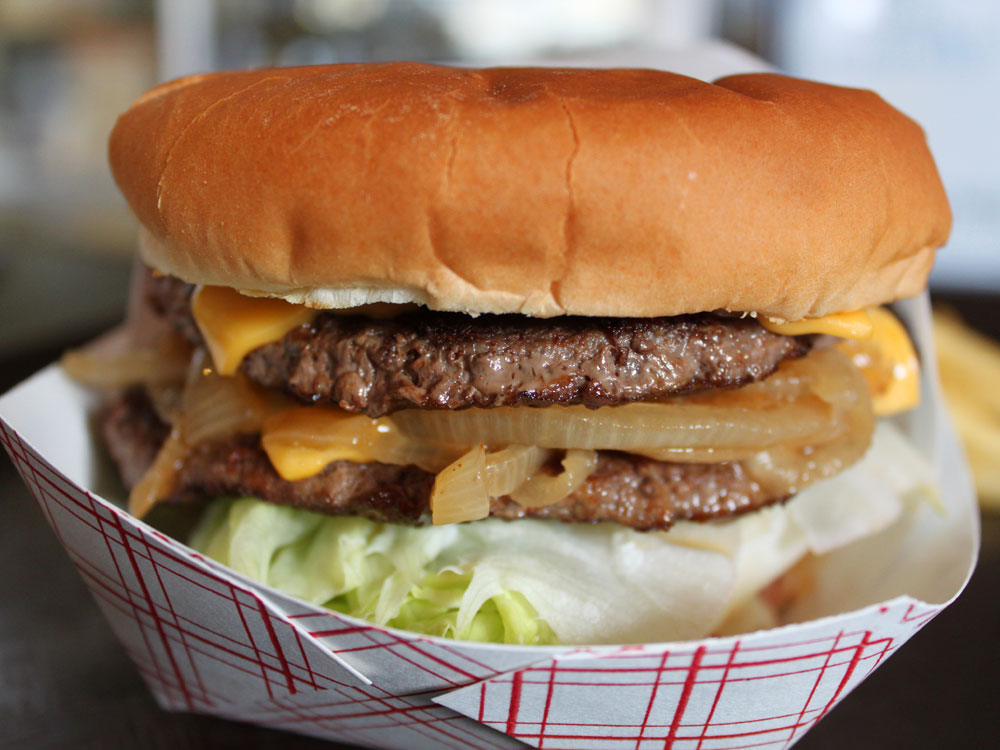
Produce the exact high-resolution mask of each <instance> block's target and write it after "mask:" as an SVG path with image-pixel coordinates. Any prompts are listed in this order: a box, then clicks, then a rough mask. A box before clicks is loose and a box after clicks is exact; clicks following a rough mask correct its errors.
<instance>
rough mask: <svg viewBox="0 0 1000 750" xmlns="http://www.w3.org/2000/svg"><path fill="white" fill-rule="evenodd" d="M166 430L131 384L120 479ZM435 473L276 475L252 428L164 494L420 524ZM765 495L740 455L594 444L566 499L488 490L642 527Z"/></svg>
mask: <svg viewBox="0 0 1000 750" xmlns="http://www.w3.org/2000/svg"><path fill="white" fill-rule="evenodd" d="M166 433H167V430H166V427H165V426H164V425H163V423H162V422H161V421H160V420H159V418H158V417H157V416H156V414H155V411H154V410H153V407H152V405H151V403H150V401H149V399H148V397H147V396H146V395H145V393H144V392H143V391H142V390H141V389H132V390H130V391H129V392H127V393H126V394H125V396H123V397H122V398H121V399H119V400H118V401H117V402H116V403H115V404H113V405H112V406H111V407H110V408H109V409H108V411H107V412H106V414H105V416H104V419H103V434H104V438H105V440H106V441H107V443H108V445H109V449H110V452H111V455H112V456H113V457H114V458H115V460H116V461H117V462H118V464H119V467H120V469H121V474H122V477H123V478H124V480H125V483H126V484H128V485H129V486H131V485H134V484H135V483H136V482H137V481H138V479H139V478H140V477H141V476H142V474H143V473H144V472H145V470H146V468H148V466H149V465H150V464H151V463H152V461H153V458H154V456H155V453H156V449H157V448H158V447H159V445H160V444H161V443H162V441H163V440H164V438H165V435H166ZM433 484H434V475H433V474H432V473H430V472H427V471H424V470H423V469H420V468H418V467H416V466H397V465H392V464H382V463H376V462H370V463H352V462H349V461H334V462H333V463H331V464H330V465H328V466H327V467H326V468H325V469H324V470H323V472H321V473H320V474H318V475H316V476H314V477H309V478H307V479H301V480H298V481H295V482H290V481H288V480H285V479H282V478H281V477H280V476H279V475H278V474H277V472H276V471H275V470H274V467H273V466H272V465H271V462H270V460H269V459H268V457H267V454H266V453H265V452H264V450H263V449H262V448H261V447H260V441H259V438H258V436H256V435H241V436H238V437H234V438H232V439H229V440H226V441H224V442H220V443H209V444H205V445H200V446H198V447H196V448H195V449H194V450H193V451H192V453H191V454H190V455H189V456H188V457H187V459H186V460H185V461H184V463H183V465H182V466H181V468H180V470H179V472H178V474H177V479H176V481H175V484H174V489H173V492H172V495H171V497H170V500H171V501H173V502H191V501H198V500H204V499H210V498H214V497H225V496H234V495H235V496H244V495H252V496H254V497H258V498H260V499H262V500H266V501H268V502H272V503H277V504H280V505H289V506H292V507H296V508H304V509H306V510H312V511H317V512H320V513H328V514H331V515H352V516H362V517H365V518H369V519H371V520H374V521H381V522H387V523H400V524H408V525H420V524H423V523H426V522H428V521H429V520H430V512H429V500H430V494H431V487H432V486H433ZM783 499H784V497H775V496H771V495H768V494H767V493H766V492H765V491H764V490H763V489H762V488H761V487H760V486H759V485H758V484H757V483H756V482H754V481H753V480H752V479H751V478H750V477H749V476H748V475H747V474H746V472H745V471H744V470H743V467H742V466H741V465H740V464H739V463H737V462H725V463H718V464H681V463H668V462H663V461H655V460H653V459H650V458H644V457H642V456H635V455H630V454H625V453H617V452H613V451H600V452H599V453H598V464H597V468H596V470H595V471H594V473H593V474H592V475H591V476H590V477H588V478H587V480H586V481H585V482H584V483H583V484H582V485H581V486H580V487H579V488H578V489H577V490H576V491H575V492H573V493H572V494H571V495H570V496H569V497H567V498H566V499H565V500H562V501H561V502H558V503H555V504H554V505H549V506H547V507H544V508H525V507H522V506H520V505H518V504H517V503H516V502H514V501H513V500H512V499H511V498H509V497H498V498H493V499H492V500H491V502H490V515H492V516H495V517H497V518H505V519H516V518H529V517H531V518H550V519H556V520H560V521H575V522H588V523H593V522H597V521H613V522H615V523H619V524H622V525H624V526H630V527H632V528H635V529H639V530H650V529H667V528H669V527H670V526H671V525H673V524H674V523H675V522H676V521H680V520H694V521H708V520H712V519H719V518H726V517H730V516H733V515H737V514H739V513H743V512H746V511H751V510H754V509H756V508H760V507H762V506H765V505H768V504H770V503H774V502H778V501H781V500H783Z"/></svg>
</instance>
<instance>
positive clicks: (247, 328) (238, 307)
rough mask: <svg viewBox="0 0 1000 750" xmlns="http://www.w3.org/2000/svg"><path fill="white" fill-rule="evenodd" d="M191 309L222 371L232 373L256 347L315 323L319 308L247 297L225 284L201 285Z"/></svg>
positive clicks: (267, 298) (213, 357)
mask: <svg viewBox="0 0 1000 750" xmlns="http://www.w3.org/2000/svg"><path fill="white" fill-rule="evenodd" d="M191 312H192V314H193V315H194V320H195V322H196V323H197V324H198V329H199V330H200V331H201V335H202V337H203V338H204V339H205V345H206V346H207V347H208V351H209V353H210V354H211V355H212V360H213V361H214V362H215V368H216V370H217V371H218V373H219V374H220V375H232V374H233V373H235V372H236V370H237V368H238V367H239V365H240V362H241V361H242V360H243V358H244V357H245V356H246V355H247V354H249V353H250V352H252V351H253V350H254V349H257V348H258V347H261V346H263V345H264V344H270V343H271V342H272V341H277V340H278V339H280V338H281V337H282V336H284V335H285V334H286V333H288V332H289V331H290V330H292V329H293V328H298V327H299V326H301V325H305V324H306V323H311V322H312V321H313V319H314V318H315V317H316V316H317V315H318V314H319V311H318V310H313V309H311V308H308V307H305V306H303V305H293V304H291V303H290V302H286V301H285V300H283V299H274V298H272V297H247V296H246V295H244V294H240V293H239V292H237V291H236V290H235V289H230V288H229V287H223V286H203V287H199V288H198V289H197V290H196V291H195V293H194V296H193V297H192V298H191Z"/></svg>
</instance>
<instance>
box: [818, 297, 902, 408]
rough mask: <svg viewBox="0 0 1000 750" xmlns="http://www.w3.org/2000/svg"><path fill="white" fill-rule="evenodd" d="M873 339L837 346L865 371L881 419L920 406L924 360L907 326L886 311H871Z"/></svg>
mask: <svg viewBox="0 0 1000 750" xmlns="http://www.w3.org/2000/svg"><path fill="white" fill-rule="evenodd" d="M868 314H869V316H870V318H871V323H872V332H871V336H870V338H868V339H867V340H863V339H844V340H843V341H840V342H838V343H837V347H838V348H839V349H840V350H841V351H842V352H844V353H845V354H847V356H849V357H850V358H851V361H853V362H854V365H855V366H856V367H857V368H858V369H859V370H861V373H862V374H863V375H864V376H865V380H866V381H867V383H868V390H869V391H871V394H872V405H873V406H874V407H875V413H876V414H877V415H879V416H885V415H887V414H896V413H898V412H901V411H906V410H907V409H912V408H913V407H915V406H917V405H918V404H919V403H920V361H919V360H918V359H917V352H916V350H915V349H914V348H913V342H912V341H910V337H909V335H908V334H907V333H906V329H905V328H904V327H903V324H902V323H900V322H899V320H898V319H897V318H896V316H895V315H893V314H892V313H891V312H889V311H888V310H886V309H885V308H882V307H878V308H873V309H871V310H869V311H868Z"/></svg>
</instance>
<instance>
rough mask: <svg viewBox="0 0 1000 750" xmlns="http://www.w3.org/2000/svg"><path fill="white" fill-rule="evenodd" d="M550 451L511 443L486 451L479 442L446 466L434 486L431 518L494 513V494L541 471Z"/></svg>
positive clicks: (463, 518) (464, 517)
mask: <svg viewBox="0 0 1000 750" xmlns="http://www.w3.org/2000/svg"><path fill="white" fill-rule="evenodd" d="M548 458H549V452H548V451H544V450H541V449H540V448H536V447H534V446H525V445H511V446H509V447H507V448H504V449H503V450H500V451H497V452H496V453H490V454H487V453H486V446H484V445H477V446H476V447H475V448H473V449H472V450H470V451H469V452H468V453H466V454H464V455H463V456H462V457H461V458H459V459H458V460H457V461H455V462H454V463H452V464H450V465H449V466H446V467H445V468H444V469H442V470H441V472H440V473H439V474H438V475H437V477H436V478H435V480H434V488H433V489H432V490H431V498H430V505H431V520H432V522H433V523H434V524H435V525H440V524H446V523H461V522H462V521H478V520H479V519H481V518H486V517H487V516H488V515H489V514H490V498H491V497H502V496H503V495H509V494H511V493H512V492H513V491H514V490H516V489H517V488H518V487H520V486H521V485H523V484H524V482H525V480H527V479H528V477H529V476H531V475H532V474H535V473H537V472H538V470H539V469H540V468H541V467H542V464H543V463H545V461H546V460H547V459H548Z"/></svg>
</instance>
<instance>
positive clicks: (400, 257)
mask: <svg viewBox="0 0 1000 750" xmlns="http://www.w3.org/2000/svg"><path fill="white" fill-rule="evenodd" d="M110 156H111V167H112V170H113V172H114V176H115V179H116V181H117V182H118V185H119V187H120V188H121V190H122V192H123V193H124V194H125V197H126V198H127V199H128V202H129V204H130V205H131V206H132V209H133V210H134V211H135V213H136V215H137V216H138V218H139V220H140V221H141V222H142V224H143V226H144V232H143V241H142V243H141V250H142V254H143V256H144V258H145V260H146V261H147V262H148V263H149V264H151V265H152V266H154V267H155V268H158V269H159V270H161V271H164V272H166V273H170V274H173V275H175V276H178V277H180V278H182V279H184V280H186V281H190V282H194V283H205V284H219V285H225V286H231V287H235V288H238V289H241V290H244V291H247V292H249V293H253V294H267V295H274V296H281V297H285V298H287V299H290V300H292V301H296V302H304V303H306V304H309V305H312V306H315V307H348V306H353V305H357V304H361V303H365V302H371V301H380V300H381V301H391V302H408V301H414V302H418V303H421V304H426V305H428V306H430V307H432V308H437V309H444V310H465V311H469V312H520V313H525V314H528V315H536V316H551V315H561V314H579V315H614V316H653V315H674V314H680V313H688V312H698V311H703V310H733V311H754V312H759V313H764V314H767V315H770V316H773V317H778V318H784V319H790V320H794V319H799V318H802V317H814V316H820V315H824V314H827V313H831V312H836V311H842V310H853V309H858V308H863V307H867V306H870V305H875V304H880V303H883V302H887V301H889V300H893V299H896V298H899V297H905V296H909V295H913V294H916V293H917V292H919V291H920V290H921V289H923V287H924V284H925V282H926V278H927V274H928V272H929V270H930V266H931V263H932V260H933V256H934V251H935V249H936V248H937V247H939V246H940V245H942V244H943V243H944V242H945V240H946V238H947V236H948V231H949V228H950V224H951V215H950V212H949V208H948V203H947V200H946V198H945V194H944V190H943V188H942V186H941V182H940V179H939V177H938V174H937V170H936V169H935V166H934V162H933V160H932V158H931V155H930V153H929V151H928V149H927V145H926V142H925V139H924V134H923V132H922V131H921V129H920V127H919V126H917V125H916V124H915V123H914V122H913V121H911V120H910V119H909V118H907V117H906V116H905V115H903V114H901V113H900V112H898V111H896V110H895V109H893V108H892V107H891V106H889V105H888V104H886V103H885V102H884V101H883V100H882V99H880V98H879V97H878V96H877V95H875V94H873V93H871V92H869V91H861V90H857V89H847V88H839V87H836V86H828V85H824V84H820V83H813V82H809V81H802V80H797V79H794V78H788V77H785V76H780V75H772V74H753V75H740V76H731V77H728V78H723V79H720V80H718V81H716V82H715V83H712V84H710V83H704V82H702V81H698V80H695V79H692V78H687V77H684V76H679V75H674V74H671V73H664V72H659V71H654V70H582V69H537V68H536V69H527V68H526V69H502V68H501V69H489V70H469V69H453V68H447V67H440V66H432V65H420V64H413V63H388V64H373V65H334V66H317V67H306V68H281V69H274V70H258V71H252V72H236V73H218V74H212V75H202V76H192V77H189V78H184V79H181V80H178V81H174V82H172V83H167V84H164V85H162V86H159V87H158V88H155V89H153V90H152V91H150V92H148V93H147V94H145V95H144V96H143V97H141V98H140V99H139V100H138V101H137V102H136V103H135V104H133V105H132V107H131V108H130V109H129V110H128V111H127V112H125V114H123V115H122V116H121V118H119V120H118V123H117V125H116V126H115V129H114V132H113V133H112V135H111V143H110Z"/></svg>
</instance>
